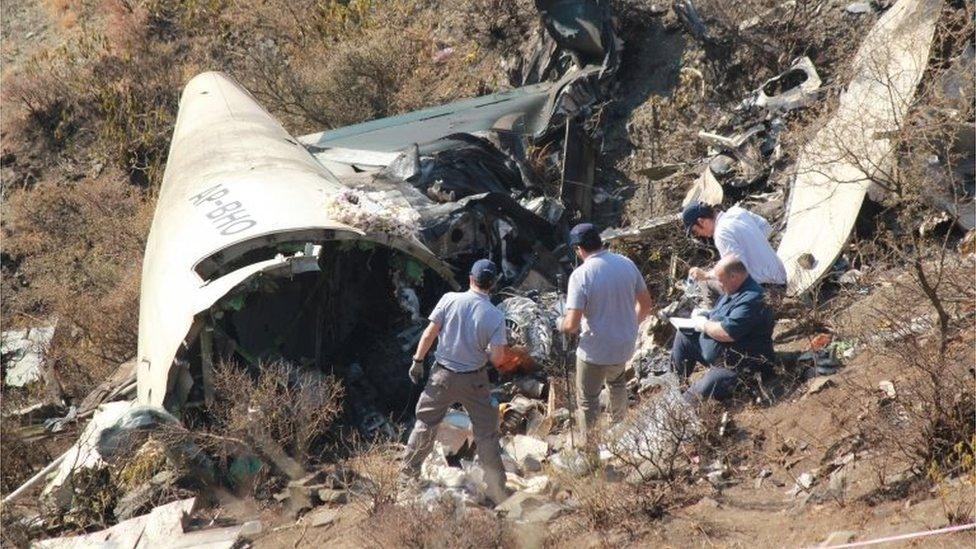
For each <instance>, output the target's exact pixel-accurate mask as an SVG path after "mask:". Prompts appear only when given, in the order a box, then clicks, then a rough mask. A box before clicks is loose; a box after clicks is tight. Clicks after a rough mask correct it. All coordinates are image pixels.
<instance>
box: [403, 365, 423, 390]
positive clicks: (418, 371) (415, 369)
mask: <svg viewBox="0 0 976 549" xmlns="http://www.w3.org/2000/svg"><path fill="white" fill-rule="evenodd" d="M407 375H408V376H410V381H412V382H413V383H414V385H420V381H421V380H422V379H423V377H424V361H423V360H414V361H413V363H412V364H411V365H410V371H408V372H407Z"/></svg>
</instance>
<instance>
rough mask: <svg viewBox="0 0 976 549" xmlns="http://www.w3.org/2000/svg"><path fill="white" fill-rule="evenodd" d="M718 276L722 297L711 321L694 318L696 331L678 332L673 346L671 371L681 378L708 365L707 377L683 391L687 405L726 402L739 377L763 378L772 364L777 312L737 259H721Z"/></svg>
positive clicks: (710, 316) (713, 311)
mask: <svg viewBox="0 0 976 549" xmlns="http://www.w3.org/2000/svg"><path fill="white" fill-rule="evenodd" d="M714 273H715V278H716V281H717V282H718V284H719V286H721V288H722V290H723V294H722V297H720V298H719V300H718V301H717V302H716V303H715V307H714V308H713V309H712V310H711V312H710V313H708V315H707V316H705V315H699V316H693V317H692V320H693V321H694V323H695V331H694V332H692V333H690V334H689V333H686V332H684V331H682V330H678V332H677V334H675V337H674V345H673V346H672V347H671V363H672V367H673V368H674V370H675V371H676V372H677V373H678V375H679V376H681V378H682V379H686V378H687V377H688V376H689V375H690V374H691V372H692V371H693V370H694V368H695V364H696V363H697V362H701V363H703V364H705V365H706V366H708V370H707V371H706V372H705V375H704V376H702V377H701V378H700V379H699V380H698V381H696V382H694V383H692V384H691V387H689V388H688V391H686V392H685V395H684V398H685V400H686V401H688V402H694V401H696V400H698V399H704V398H709V397H712V398H716V399H724V398H727V397H729V396H731V394H732V390H733V389H734V388H735V385H736V383H737V381H738V379H739V375H740V374H743V373H747V374H752V373H755V372H758V373H760V374H765V373H767V372H768V371H769V370H770V368H771V367H772V364H773V360H774V354H773V322H774V321H773V313H772V311H771V310H770V308H769V306H768V305H767V304H766V302H765V299H764V294H763V289H762V287H761V286H760V285H759V284H758V283H757V282H756V281H755V280H753V279H752V277H751V276H749V272H748V271H747V270H746V267H745V265H744V264H743V263H742V261H741V260H740V259H739V258H737V257H736V256H734V255H732V256H727V257H725V258H722V260H721V261H719V262H718V264H716V265H715V269H714Z"/></svg>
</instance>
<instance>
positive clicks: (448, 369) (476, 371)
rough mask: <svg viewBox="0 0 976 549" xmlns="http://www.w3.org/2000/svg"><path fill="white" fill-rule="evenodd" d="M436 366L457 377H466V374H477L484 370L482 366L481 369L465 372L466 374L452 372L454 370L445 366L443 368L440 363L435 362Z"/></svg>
mask: <svg viewBox="0 0 976 549" xmlns="http://www.w3.org/2000/svg"><path fill="white" fill-rule="evenodd" d="M436 364H437V365H438V366H440V367H441V368H444V369H445V370H447V371H448V372H451V373H452V374H457V375H459V376H466V375H468V374H477V373H478V372H481V371H482V370H484V369H485V366H482V367H481V368H478V369H477V370H469V371H467V372H459V371H457V370H454V369H452V368H448V367H447V366H444V365H443V364H441V363H440V362H437V363H436Z"/></svg>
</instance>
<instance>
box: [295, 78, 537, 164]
mask: <svg viewBox="0 0 976 549" xmlns="http://www.w3.org/2000/svg"><path fill="white" fill-rule="evenodd" d="M552 87H553V83H552V82H544V83H541V84H535V85H532V86H526V87H524V88H518V89H515V90H511V91H506V92H501V93H495V94H491V95H484V96H481V97H476V98H474V99H466V100H463V101H457V102H454V103H450V104H447V105H441V106H438V107H431V108H428V109H422V110H419V111H414V112H411V113H407V114H402V115H399V116H393V117H389V118H383V119H380V120H372V121H370V122H363V123H361V124H354V125H352V126H346V127H344V128H338V129H335V130H327V131H324V132H319V133H314V134H309V135H305V136H302V137H299V138H298V141H299V142H301V143H302V144H304V145H306V146H309V147H310V148H311V150H312V151H313V152H315V151H317V150H323V151H324V150H326V149H332V148H337V147H341V148H347V149H354V150H359V151H374V152H387V153H389V152H397V153H399V152H400V151H403V150H405V149H406V148H407V147H410V146H412V145H414V144H415V143H420V144H423V143H428V142H431V141H435V140H437V139H440V138H441V137H444V136H445V135H450V134H452V133H470V134H475V133H478V132H482V131H485V130H488V129H491V127H492V126H494V125H495V123H496V122H497V121H498V120H499V119H501V118H502V117H504V116H505V115H507V114H510V113H513V112H520V113H524V115H525V119H526V124H527V126H528V127H529V128H530V129H531V131H535V129H536V127H537V124H538V123H539V121H538V117H539V114H540V112H542V108H543V106H544V105H545V104H546V101H547V100H548V97H549V93H550V91H551V89H552Z"/></svg>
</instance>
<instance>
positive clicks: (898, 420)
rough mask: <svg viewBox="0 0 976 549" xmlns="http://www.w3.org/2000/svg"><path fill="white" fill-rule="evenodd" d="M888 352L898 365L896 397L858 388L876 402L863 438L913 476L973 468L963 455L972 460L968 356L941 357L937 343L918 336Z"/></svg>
mask: <svg viewBox="0 0 976 549" xmlns="http://www.w3.org/2000/svg"><path fill="white" fill-rule="evenodd" d="M889 349H890V351H891V355H888V353H887V352H886V353H885V354H886V355H887V356H889V357H890V358H891V359H892V360H895V361H896V364H897V365H898V368H897V373H898V376H897V378H895V379H896V382H895V390H896V393H897V396H896V398H893V399H891V398H886V397H883V396H882V397H879V396H878V395H879V390H878V388H877V387H870V388H868V387H865V388H863V389H864V390H865V391H870V394H871V396H872V397H873V400H874V401H875V402H876V403H877V404H876V408H875V411H874V414H873V420H872V421H870V422H866V424H865V425H864V427H863V428H864V430H865V432H866V434H867V435H868V439H869V440H872V441H874V442H875V443H876V444H878V445H879V447H880V448H882V455H885V456H887V458H888V462H889V463H890V462H891V461H895V462H898V463H901V464H903V465H904V466H907V467H908V468H909V469H910V471H911V472H912V473H913V474H915V475H916V476H919V477H922V476H929V477H932V475H933V474H936V475H937V476H938V477H939V478H954V477H958V476H960V475H963V474H965V473H966V471H967V470H971V469H972V467H971V464H970V463H969V462H968V461H967V459H968V460H971V457H969V458H967V457H966V456H967V455H969V456H971V455H972V445H973V441H974V437H976V427H974V424H973V417H976V395H974V393H973V389H972V387H973V374H972V372H971V370H970V368H971V365H970V364H967V362H966V361H967V359H971V358H972V357H971V355H970V354H969V353H968V352H967V350H966V349H956V350H955V352H951V353H949V354H945V353H942V352H941V351H939V349H938V345H937V344H935V343H934V342H932V341H931V340H928V341H926V340H924V339H921V338H918V337H909V338H907V339H906V340H904V341H901V342H896V343H894V344H890V347H889ZM968 351H971V348H969V349H968ZM882 352H883V351H882ZM967 355H968V356H967Z"/></svg>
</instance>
